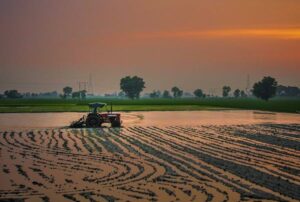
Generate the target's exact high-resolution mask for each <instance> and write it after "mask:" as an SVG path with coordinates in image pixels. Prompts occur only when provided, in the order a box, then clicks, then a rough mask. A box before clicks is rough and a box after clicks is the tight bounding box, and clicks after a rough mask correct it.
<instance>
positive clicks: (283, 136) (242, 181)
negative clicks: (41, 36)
mask: <svg viewBox="0 0 300 202" xmlns="http://www.w3.org/2000/svg"><path fill="white" fill-rule="evenodd" d="M299 131H300V125H279V124H277V125H273V124H267V125H234V126H213V125H207V126H195V127H182V126H166V127H155V126H153V127H142V126H136V127H125V128H121V129H113V128H103V129H45V130H43V129H36V130H22V131H18V130H14V131H3V132H1V133H0V135H1V138H0V148H1V150H0V151H1V170H0V180H1V183H0V200H4V199H7V200H8V199H14V200H17V199H20V200H28V201H33V200H35V201H49V200H50V201H117V200H120V201H176V200H177V201H258V200H259V201H260V200H271V201H297V200H300V192H299V190H300V169H299V167H300V153H299V150H300V143H299V140H300V132H299Z"/></svg>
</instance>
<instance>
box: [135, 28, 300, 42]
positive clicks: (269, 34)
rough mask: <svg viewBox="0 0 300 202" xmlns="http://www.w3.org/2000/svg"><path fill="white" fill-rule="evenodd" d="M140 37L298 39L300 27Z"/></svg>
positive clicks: (186, 32) (156, 33) (138, 35)
mask: <svg viewBox="0 0 300 202" xmlns="http://www.w3.org/2000/svg"><path fill="white" fill-rule="evenodd" d="M137 37H141V38H172V37H175V38H226V37H233V38H265V39H268V38H269V39H295V40H299V39H300V28H293V29H225V30H205V31H178V32H153V33H139V34H137Z"/></svg>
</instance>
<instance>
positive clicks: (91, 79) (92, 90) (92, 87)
mask: <svg viewBox="0 0 300 202" xmlns="http://www.w3.org/2000/svg"><path fill="white" fill-rule="evenodd" d="M88 83H89V88H88V91H89V93H90V94H91V95H94V86H93V78H92V74H91V73H90V74H89V82H88Z"/></svg>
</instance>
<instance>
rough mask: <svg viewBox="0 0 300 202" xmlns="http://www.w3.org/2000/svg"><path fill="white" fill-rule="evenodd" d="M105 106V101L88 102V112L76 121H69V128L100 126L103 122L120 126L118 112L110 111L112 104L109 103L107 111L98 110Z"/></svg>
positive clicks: (112, 125)
mask: <svg viewBox="0 0 300 202" xmlns="http://www.w3.org/2000/svg"><path fill="white" fill-rule="evenodd" d="M105 106H107V105H106V103H90V104H89V108H90V110H89V113H88V115H87V116H83V117H82V118H80V119H79V120H78V121H74V122H72V123H71V125H70V127H71V128H82V127H88V128H97V127H101V125H102V124H103V123H110V124H111V127H121V115H120V114H119V113H113V112H112V105H110V110H107V113H101V112H100V110H99V112H98V108H99V109H101V108H103V107H105Z"/></svg>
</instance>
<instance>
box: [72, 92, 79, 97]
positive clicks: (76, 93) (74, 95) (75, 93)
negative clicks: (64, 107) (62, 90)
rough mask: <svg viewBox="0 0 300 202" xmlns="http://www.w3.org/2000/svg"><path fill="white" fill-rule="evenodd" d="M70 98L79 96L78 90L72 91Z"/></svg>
mask: <svg viewBox="0 0 300 202" xmlns="http://www.w3.org/2000/svg"><path fill="white" fill-rule="evenodd" d="M72 98H80V92H79V91H76V92H73V93H72Z"/></svg>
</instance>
